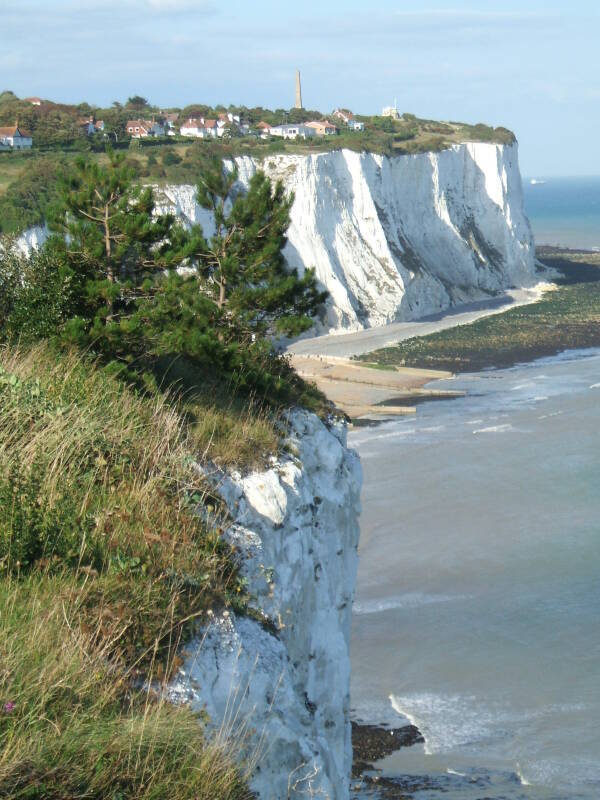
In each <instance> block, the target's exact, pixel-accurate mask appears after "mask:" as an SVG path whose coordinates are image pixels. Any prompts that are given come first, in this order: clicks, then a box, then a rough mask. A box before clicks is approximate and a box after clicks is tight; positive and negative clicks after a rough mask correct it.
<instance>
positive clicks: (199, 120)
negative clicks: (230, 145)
mask: <svg viewBox="0 0 600 800" xmlns="http://www.w3.org/2000/svg"><path fill="white" fill-rule="evenodd" d="M220 130H223V129H222V128H221V129H220ZM179 133H180V134H181V135H182V136H195V137H196V138H197V139H209V138H213V139H216V137H217V136H218V135H219V128H218V127H217V121H216V120H215V119H204V117H190V118H189V119H187V120H186V121H185V122H184V123H183V124H182V125H181V127H180V129H179ZM220 135H223V134H222V133H221V134H220Z"/></svg>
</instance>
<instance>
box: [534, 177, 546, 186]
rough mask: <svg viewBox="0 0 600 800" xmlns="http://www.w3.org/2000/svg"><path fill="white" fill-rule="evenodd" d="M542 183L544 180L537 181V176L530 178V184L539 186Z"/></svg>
mask: <svg viewBox="0 0 600 800" xmlns="http://www.w3.org/2000/svg"><path fill="white" fill-rule="evenodd" d="M542 183H546V181H538V180H537V178H532V179H531V185H532V186H539V185H540V184H542Z"/></svg>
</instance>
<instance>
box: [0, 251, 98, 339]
mask: <svg viewBox="0 0 600 800" xmlns="http://www.w3.org/2000/svg"><path fill="white" fill-rule="evenodd" d="M85 277H86V276H85V273H84V272H83V270H82V271H80V272H79V273H77V272H75V271H74V270H73V269H72V267H71V266H70V265H69V264H68V263H67V262H66V260H65V259H64V258H61V255H60V248H56V247H54V243H53V242H50V243H48V244H47V245H46V246H45V247H43V248H42V249H41V250H34V251H32V253H31V256H30V257H26V256H24V255H23V254H21V253H20V252H19V251H18V250H16V248H14V247H11V246H10V243H9V242H6V243H5V244H4V245H2V244H1V243H0V334H2V335H3V336H4V338H9V339H19V340H21V341H23V342H27V341H36V340H38V339H44V338H51V337H53V336H56V335H57V334H58V333H59V331H60V330H61V329H62V326H63V325H64V323H65V322H66V320H67V319H68V318H69V317H71V316H72V315H73V314H74V313H76V310H77V308H78V306H79V302H80V299H81V296H82V295H83V293H84V292H85Z"/></svg>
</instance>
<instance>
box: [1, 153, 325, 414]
mask: <svg viewBox="0 0 600 800" xmlns="http://www.w3.org/2000/svg"><path fill="white" fill-rule="evenodd" d="M107 155H108V163H105V164H101V163H99V162H97V161H96V162H92V161H89V160H86V159H85V158H80V159H78V160H77V161H76V163H75V167H74V169H71V170H70V171H69V172H68V173H66V174H64V176H63V177H62V179H61V181H60V184H59V191H58V199H57V200H56V202H54V204H53V205H52V206H51V208H50V211H49V213H48V223H49V226H50V229H51V231H52V232H53V234H54V235H53V236H52V237H51V238H50V240H49V241H48V243H47V244H46V245H45V247H44V249H43V250H42V251H41V254H40V255H39V256H36V257H35V258H34V259H33V261H32V266H31V267H25V266H23V262H19V261H18V260H17V261H12V262H11V263H10V265H8V266H7V267H6V270H5V271H6V275H7V276H8V280H9V282H10V283H11V285H20V286H21V287H22V289H19V291H17V292H16V294H14V296H13V295H12V294H11V296H10V299H7V300H6V302H5V303H4V305H6V309H3V313H4V314H5V315H6V317H7V319H8V322H7V323H6V325H5V329H6V330H8V331H9V332H13V334H14V333H15V332H16V331H17V329H18V328H19V327H20V329H21V334H27V335H29V336H31V337H32V338H35V336H36V335H40V334H39V332H40V331H41V330H44V331H45V332H46V333H45V335H48V331H49V330H51V329H53V330H54V331H55V335H56V336H57V337H58V338H59V340H60V341H63V342H67V343H69V344H76V345H79V346H82V347H84V348H86V349H87V350H92V351H93V352H95V353H97V354H99V355H100V356H101V357H102V358H103V359H104V360H105V361H107V362H110V363H115V364H117V365H120V366H119V369H124V370H125V372H126V374H127V375H130V376H134V375H138V376H143V380H144V382H145V383H146V382H147V381H148V380H154V378H152V375H156V374H158V373H157V372H156V370H157V369H158V366H157V365H158V364H159V363H163V362H164V360H165V359H166V360H167V361H168V362H169V363H173V361H174V360H177V359H185V360H186V362H187V363H190V364H192V365H194V368H199V369H200V370H205V371H206V374H207V375H211V377H215V376H219V378H220V379H225V380H228V381H233V383H234V384H235V386H236V387H238V388H240V387H245V388H246V389H248V390H252V391H256V390H259V389H260V390H261V391H262V392H263V393H264V394H265V396H270V397H273V398H276V397H278V396H279V395H280V393H281V391H282V387H284V386H285V385H288V386H289V385H290V384H289V383H288V384H286V381H289V380H290V378H289V376H290V374H291V372H290V368H289V366H288V364H287V362H286V361H285V359H283V358H281V357H280V356H279V355H278V354H277V352H276V350H275V348H274V345H273V337H274V336H278V335H285V336H296V335H298V334H299V333H301V332H303V331H305V330H307V329H308V328H309V327H310V326H311V325H312V324H313V320H314V316H315V314H316V313H317V312H318V311H319V308H320V306H321V305H322V303H323V301H324V300H325V298H326V292H324V291H321V290H320V289H319V288H318V286H317V282H316V279H315V277H314V274H313V272H312V271H311V270H306V272H305V273H304V274H303V275H302V276H300V275H298V273H297V272H296V271H295V270H289V269H288V268H287V267H286V264H285V260H284V257H283V253H282V250H283V248H284V246H285V244H286V232H287V229H288V226H289V222H290V218H289V214H290V208H291V205H292V202H293V198H292V197H288V196H286V194H285V191H284V188H283V185H282V184H281V183H279V182H278V183H277V184H275V186H273V185H272V184H271V181H270V180H269V179H268V178H267V177H266V176H265V175H264V174H263V173H262V172H258V173H256V174H255V175H254V176H253V177H252V179H251V181H250V184H249V187H248V189H247V191H244V190H242V189H241V187H240V185H239V182H238V174H237V171H236V169H235V168H233V169H231V168H230V169H229V170H226V169H224V168H223V164H222V162H220V161H214V162H209V163H205V164H204V165H203V167H202V170H201V178H200V181H199V185H198V189H197V198H198V202H199V203H200V204H201V205H202V206H203V207H204V208H206V209H208V210H210V211H211V212H212V216H213V219H214V231H211V232H210V234H211V235H208V236H207V235H205V233H204V231H203V230H202V229H201V228H200V226H198V225H193V226H190V227H187V228H186V227H185V226H184V225H183V224H182V223H181V222H180V221H179V220H178V219H176V218H175V216H174V215H173V214H171V213H163V212H160V211H159V210H158V209H157V207H156V203H155V198H154V194H153V191H152V189H151V188H150V187H143V186H140V185H138V184H136V183H135V180H134V179H135V174H134V171H133V170H132V169H131V168H130V167H129V166H128V164H127V161H126V158H125V155H124V154H122V153H121V154H116V153H114V152H112V151H111V150H108V151H107ZM7 264H8V262H7ZM13 273H14V274H13ZM17 273H19V275H20V277H17V278H15V275H16V274H17ZM51 297H52V298H53V302H52V304H50V299H51ZM28 319H39V320H40V324H39V325H34V326H31V325H28V324H27V320H28ZM11 320H12V322H11ZM1 327H2V322H0V328H1ZM27 332H29V333H27ZM36 332H37V333H36ZM283 376H287V377H285V378H284V377H283Z"/></svg>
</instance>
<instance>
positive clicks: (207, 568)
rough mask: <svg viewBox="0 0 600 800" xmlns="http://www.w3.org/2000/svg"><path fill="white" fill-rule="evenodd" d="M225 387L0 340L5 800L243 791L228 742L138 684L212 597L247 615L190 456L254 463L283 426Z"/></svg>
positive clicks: (160, 665)
mask: <svg viewBox="0 0 600 800" xmlns="http://www.w3.org/2000/svg"><path fill="white" fill-rule="evenodd" d="M221 391H222V392H223V394H222V395H219V392H218V391H217V389H216V388H215V387H214V386H206V387H204V389H202V388H198V389H197V390H196V392H195V393H191V392H187V393H186V394H184V395H180V396H178V395H174V394H169V395H155V396H151V397H149V396H145V395H140V394H138V393H136V392H134V391H133V389H131V388H130V387H128V386H127V385H125V384H124V383H123V382H122V381H120V380H118V379H117V378H115V377H112V376H110V375H108V374H107V373H106V372H105V371H104V370H103V369H101V368H100V367H99V366H98V365H97V364H96V363H94V362H93V361H92V360H91V359H88V358H86V357H84V356H82V355H77V354H75V353H66V354H65V353H61V352H58V351H55V350H54V349H52V348H51V347H49V346H48V345H46V344H43V345H37V346H35V347H32V348H29V349H25V348H19V347H11V346H7V345H5V346H3V347H1V348H0V797H11V798H16V797H23V798H40V800H41V798H56V800H59V798H60V800H63V798H69V799H70V798H73V800H75V798H81V797H86V798H98V800H99V799H100V798H111V800H129V799H130V798H131V800H133V799H134V798H161V800H162V799H163V798H173V800H185V799H187V798H190V800H191V799H192V798H206V800H208V799H209V798H211V799H212V798H216V797H219V798H220V797H222V798H226V799H229V798H231V800H237V799H239V798H244V797H247V791H246V789H245V788H244V787H245V783H244V780H243V778H244V776H243V775H241V774H240V772H239V769H238V767H236V766H235V765H234V763H233V759H234V757H235V753H236V752H237V750H236V743H235V742H232V741H231V740H230V738H227V740H225V739H223V740H222V741H221V740H218V741H215V740H214V739H213V738H208V739H206V740H205V739H204V738H203V737H204V734H203V728H202V725H201V722H202V720H200V719H198V718H197V717H196V716H195V715H193V714H192V713H191V712H190V711H189V710H186V709H184V708H174V707H173V706H171V705H169V704H168V703H165V702H163V701H161V699H160V694H156V693H154V692H142V691H140V690H136V689H135V688H134V686H135V685H139V680H140V679H142V678H143V679H144V680H151V681H152V682H153V683H154V685H156V686H158V687H160V685H161V684H162V682H164V681H166V680H168V679H169V677H170V676H171V675H172V674H173V670H174V669H175V668H176V667H177V666H178V664H179V663H180V661H179V655H178V654H179V653H180V651H181V647H182V645H183V644H184V642H185V641H186V639H187V638H188V637H189V635H190V634H191V633H192V632H193V630H194V625H195V624H196V623H197V622H202V620H203V619H204V618H205V614H206V612H207V611H208V610H209V609H214V608H220V607H221V608H222V607H231V608H233V609H234V610H236V611H238V612H239V613H244V610H245V604H246V600H247V598H246V595H245V590H244V585H243V582H242V581H240V580H239V579H238V576H237V569H236V567H235V565H234V562H233V558H232V552H231V550H230V548H229V546H228V545H226V544H225V542H224V539H223V537H222V535H221V534H222V527H221V526H222V525H225V524H227V517H226V515H225V514H224V513H221V512H223V509H222V508H221V507H220V505H219V501H218V498H215V497H214V496H213V495H212V492H211V490H210V488H209V486H208V485H207V483H206V481H205V479H204V478H203V477H202V476H201V475H200V474H199V473H198V472H197V470H196V469H195V468H194V462H195V461H196V460H202V461H203V462H204V463H205V464H210V463H218V464H220V465H222V466H225V465H228V466H233V465H235V466H237V467H238V468H241V469H247V468H249V467H252V466H258V465H260V464H262V463H264V460H265V459H266V457H267V456H268V455H270V454H274V453H276V452H277V449H278V447H279V442H280V437H281V431H280V426H281V423H280V422H279V421H278V419H277V415H275V414H274V413H273V412H270V413H269V414H267V413H266V412H263V411H262V410H261V407H260V406H259V405H258V404H255V405H253V404H252V403H248V402H244V403H242V402H241V401H239V402H238V403H234V402H232V401H230V402H226V401H225V399H224V392H225V390H224V389H223V388H222V389H221ZM199 507H202V508H204V511H205V512H209V513H208V518H211V519H214V520H215V522H214V524H210V525H209V524H208V523H206V522H205V521H203V520H205V519H207V514H206V513H205V514H203V515H198V513H197V510H198V508H199ZM211 512H212V513H211ZM136 680H137V681H138V683H134V681H136ZM6 704H9V705H6ZM3 709H4V710H3ZM231 733H232V735H235V732H231Z"/></svg>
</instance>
